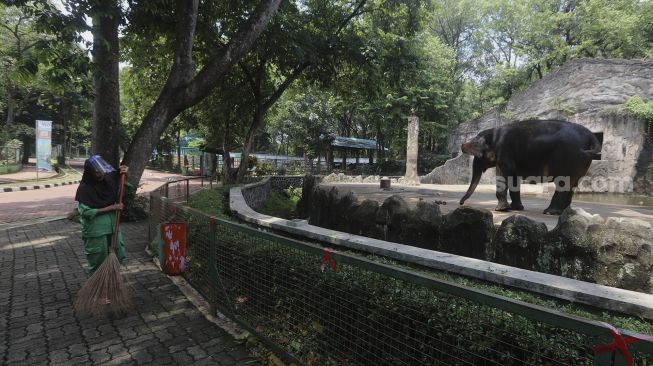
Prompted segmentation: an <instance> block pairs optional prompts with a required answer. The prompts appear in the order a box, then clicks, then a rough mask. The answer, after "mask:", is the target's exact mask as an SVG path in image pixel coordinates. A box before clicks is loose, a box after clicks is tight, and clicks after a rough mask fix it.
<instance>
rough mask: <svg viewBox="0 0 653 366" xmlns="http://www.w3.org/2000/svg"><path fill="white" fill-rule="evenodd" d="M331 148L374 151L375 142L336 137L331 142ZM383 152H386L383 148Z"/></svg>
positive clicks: (375, 147)
mask: <svg viewBox="0 0 653 366" xmlns="http://www.w3.org/2000/svg"><path fill="white" fill-rule="evenodd" d="M331 146H335V147H344V148H347V149H359V150H376V149H377V145H376V140H370V139H358V138H355V137H342V136H336V137H334V138H333V141H332V142H331ZM384 150H388V149H387V148H384Z"/></svg>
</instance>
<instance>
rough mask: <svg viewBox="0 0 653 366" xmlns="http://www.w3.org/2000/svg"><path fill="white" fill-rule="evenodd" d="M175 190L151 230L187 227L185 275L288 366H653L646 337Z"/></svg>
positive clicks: (157, 203)
mask: <svg viewBox="0 0 653 366" xmlns="http://www.w3.org/2000/svg"><path fill="white" fill-rule="evenodd" d="M176 184H179V183H176ZM182 186H183V185H182ZM166 192H168V193H169V192H170V189H169V188H166V187H165V186H164V187H162V188H161V189H159V190H157V191H155V192H152V194H151V195H150V200H151V201H150V204H151V206H150V207H151V223H150V225H151V226H150V230H151V232H155V230H158V226H159V224H160V223H162V222H167V221H174V222H185V223H186V224H187V236H188V237H187V255H188V267H187V271H186V272H185V274H184V276H185V278H186V279H187V280H188V282H189V283H190V284H192V285H193V286H194V287H195V288H196V289H197V290H198V291H199V292H200V293H201V294H202V295H203V296H204V297H205V298H206V299H207V300H208V302H209V303H210V304H211V306H212V308H213V310H214V311H215V310H219V311H220V312H222V313H223V314H225V315H227V316H228V317H230V318H231V319H232V320H234V321H235V322H237V323H238V324H240V325H241V326H243V327H244V328H245V329H247V330H249V331H250V332H252V333H253V334H254V335H256V336H257V337H258V338H259V339H261V340H262V341H263V342H264V343H265V344H267V345H268V346H269V347H271V348H272V350H273V351H275V352H276V353H277V354H279V355H281V356H282V357H283V358H285V359H286V361H288V362H296V363H299V364H307V365H574V366H576V365H626V364H627V362H626V361H625V360H626V359H627V358H628V356H629V355H631V356H632V357H633V360H634V363H633V364H634V365H653V340H651V339H648V340H647V339H644V338H645V336H636V335H632V334H629V333H628V332H624V331H622V332H621V334H623V335H620V334H618V333H614V332H613V330H612V328H611V327H610V326H609V325H607V324H605V323H601V322H597V321H593V320H589V319H583V318H579V317H574V316H569V315H567V314H564V313H561V312H558V311H555V310H551V309H547V308H544V307H540V306H536V305H532V304H528V303H525V302H521V301H517V300H513V299H510V298H506V297H503V296H499V295H496V294H493V293H489V292H485V291H482V290H478V289H473V288H469V287H465V286H461V285H457V284H453V283H450V282H446V281H443V280H439V279H436V278H433V277H431V276H428V275H425V274H421V273H417V272H414V271H411V270H407V269H403V268H399V267H396V266H392V265H388V264H384V263H379V262H376V261H371V260H369V259H366V258H363V257H360V256H358V255H353V254H348V253H339V252H332V251H330V250H327V249H325V248H323V247H321V246H319V245H315V244H308V243H304V242H300V241H297V240H292V239H289V238H285V237H282V236H278V235H275V234H272V233H268V232H264V231H260V230H256V229H254V228H251V227H248V226H244V225H240V224H236V223H233V222H229V221H225V220H222V219H218V218H216V217H212V216H209V215H206V214H204V213H202V212H199V211H197V210H194V209H191V208H188V207H185V206H183V205H181V204H180V203H175V202H174V201H173V199H171V198H168V197H166ZM628 336H634V337H633V338H628ZM597 347H598V348H597ZM597 350H599V352H596V351H597Z"/></svg>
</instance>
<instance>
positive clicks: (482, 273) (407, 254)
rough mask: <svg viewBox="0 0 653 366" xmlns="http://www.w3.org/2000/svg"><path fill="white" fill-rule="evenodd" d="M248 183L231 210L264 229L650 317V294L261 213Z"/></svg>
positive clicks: (233, 194) (233, 196) (232, 199)
mask: <svg viewBox="0 0 653 366" xmlns="http://www.w3.org/2000/svg"><path fill="white" fill-rule="evenodd" d="M248 187H249V185H246V186H244V187H235V188H232V189H231V190H230V192H229V204H230V209H231V211H233V212H234V213H235V214H236V215H237V216H238V217H239V218H241V219H242V220H244V221H247V222H250V223H252V224H255V225H258V226H261V227H264V228H270V229H275V230H280V231H284V232H288V233H291V234H294V235H299V236H304V237H306V238H310V239H313V240H319V241H322V242H326V243H330V244H333V245H337V246H341V247H346V248H350V249H355V250H359V251H362V252H367V253H372V254H377V255H381V256H384V257H388V258H392V259H396V260H400V261H402V262H407V263H414V264H419V265H421V266H425V267H429V268H433V269H437V270H443V271H447V272H451V273H456V274H460V275H464V276H469V277H473V278H478V279H482V280H486V281H490V282H494V283H499V284H502V285H507V286H512V287H515V288H519V289H523V290H527V291H531V292H535V293H539V294H543V295H547V296H552V297H555V298H559V299H563V300H568V301H572V302H577V303H581V304H586V305H591V306H594V307H597V308H601V309H606V310H612V311H617V312H622V313H626V314H631V315H636V316H640V317H643V318H647V319H653V295H650V294H645V293H641V292H635V291H628V290H623V289H619V288H615V287H608V286H603V285H598V284H595V283H590V282H583V281H578V280H574V279H570V278H566V277H560V276H554V275H550V274H546V273H541V272H535V271H528V270H525V269H520V268H515V267H509V266H505V265H501V264H496V263H492V262H488V261H483V260H478V259H473V258H467V257H462V256H458V255H453V254H448V253H443V252H437V251H433V250H428V249H422V248H417V247H412V246H409V245H403V244H397V243H392V242H387V241H383V240H377V239H372V238H367V237H364V236H360V235H353V234H348V233H344V232H340V231H335V230H329V229H325V228H321V227H318V226H314V225H309V224H308V223H307V222H306V221H305V220H285V219H282V218H279V217H273V216H268V215H263V214H261V213H258V212H256V211H254V210H253V209H252V208H250V207H249V206H248V205H247V203H246V201H245V199H244V197H243V194H242V189H247V188H248Z"/></svg>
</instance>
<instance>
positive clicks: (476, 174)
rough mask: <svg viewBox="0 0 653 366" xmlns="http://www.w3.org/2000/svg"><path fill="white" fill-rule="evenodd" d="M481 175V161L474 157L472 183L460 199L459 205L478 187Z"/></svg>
mask: <svg viewBox="0 0 653 366" xmlns="http://www.w3.org/2000/svg"><path fill="white" fill-rule="evenodd" d="M481 174H483V161H482V159H479V158H476V157H475V158H474V163H472V181H471V183H469V188H468V189H467V193H465V195H464V196H463V198H461V199H460V204H461V205H462V204H463V203H465V201H466V200H467V199H468V198H469V196H471V195H472V193H474V190H475V189H476V186H478V182H480V181H481Z"/></svg>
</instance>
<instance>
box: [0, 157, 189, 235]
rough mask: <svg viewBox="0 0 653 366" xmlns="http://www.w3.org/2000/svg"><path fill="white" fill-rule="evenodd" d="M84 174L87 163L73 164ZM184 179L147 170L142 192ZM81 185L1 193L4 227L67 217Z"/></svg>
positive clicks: (140, 192)
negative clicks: (15, 223) (10, 224)
mask: <svg viewBox="0 0 653 366" xmlns="http://www.w3.org/2000/svg"><path fill="white" fill-rule="evenodd" d="M69 164H70V166H71V167H73V168H75V169H78V170H79V171H80V172H81V169H82V167H83V161H81V162H79V161H70V162H69ZM176 178H180V176H179V175H178V174H170V173H162V172H158V171H155V170H147V169H146V170H145V172H144V173H143V176H142V178H141V183H140V184H141V186H140V187H139V189H138V193H139V194H142V193H147V192H150V191H152V190H154V189H156V188H157V187H159V186H161V185H162V184H163V183H165V182H167V181H169V180H174V179H176ZM76 191H77V185H76V184H75V185H69V186H62V187H54V188H46V189H37V190H30V191H18V192H5V193H0V207H1V209H0V224H7V223H14V222H18V221H26V220H33V219H39V218H47V217H55V216H64V215H67V214H68V213H69V212H70V211H72V210H73V209H75V207H77V202H75V192H76Z"/></svg>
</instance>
